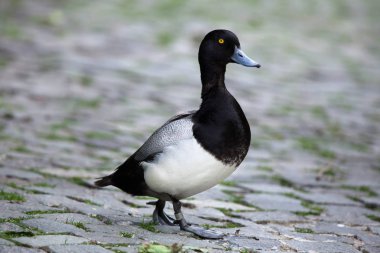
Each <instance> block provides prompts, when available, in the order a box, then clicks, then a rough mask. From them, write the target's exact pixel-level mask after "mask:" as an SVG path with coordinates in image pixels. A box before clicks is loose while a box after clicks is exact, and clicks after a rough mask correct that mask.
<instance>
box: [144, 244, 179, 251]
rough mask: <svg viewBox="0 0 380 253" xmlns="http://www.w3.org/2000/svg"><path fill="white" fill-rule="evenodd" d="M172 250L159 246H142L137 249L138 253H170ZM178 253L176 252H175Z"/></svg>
mask: <svg viewBox="0 0 380 253" xmlns="http://www.w3.org/2000/svg"><path fill="white" fill-rule="evenodd" d="M172 252H173V251H172V249H171V248H170V247H168V246H165V245H160V244H144V245H142V246H140V247H139V253H172ZM177 252H178V251H177Z"/></svg>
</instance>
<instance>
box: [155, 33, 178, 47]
mask: <svg viewBox="0 0 380 253" xmlns="http://www.w3.org/2000/svg"><path fill="white" fill-rule="evenodd" d="M173 40H174V36H173V34H171V33H168V32H160V33H159V34H158V35H157V42H158V44H159V45H161V46H168V45H169V44H170V43H172V42H173Z"/></svg>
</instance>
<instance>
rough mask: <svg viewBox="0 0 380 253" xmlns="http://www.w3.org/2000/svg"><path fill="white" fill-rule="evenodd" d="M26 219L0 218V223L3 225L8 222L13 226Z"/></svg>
mask: <svg viewBox="0 0 380 253" xmlns="http://www.w3.org/2000/svg"><path fill="white" fill-rule="evenodd" d="M25 219H26V217H17V218H5V219H4V218H0V223H4V222H9V223H14V224H18V223H20V222H21V221H22V220H25Z"/></svg>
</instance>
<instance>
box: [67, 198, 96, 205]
mask: <svg viewBox="0 0 380 253" xmlns="http://www.w3.org/2000/svg"><path fill="white" fill-rule="evenodd" d="M67 197H68V198H69V199H72V200H75V201H78V202H81V203H86V204H88V205H92V206H102V205H100V204H98V203H95V202H92V201H91V200H89V199H83V198H78V197H73V196H67Z"/></svg>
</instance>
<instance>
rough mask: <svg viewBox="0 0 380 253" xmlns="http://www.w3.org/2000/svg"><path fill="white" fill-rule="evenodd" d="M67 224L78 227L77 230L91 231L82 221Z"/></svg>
mask: <svg viewBox="0 0 380 253" xmlns="http://www.w3.org/2000/svg"><path fill="white" fill-rule="evenodd" d="M67 224H71V225H74V226H76V227H77V228H80V229H83V230H84V231H90V230H89V229H88V228H87V227H86V226H85V225H84V223H83V222H80V221H73V222H67Z"/></svg>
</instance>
